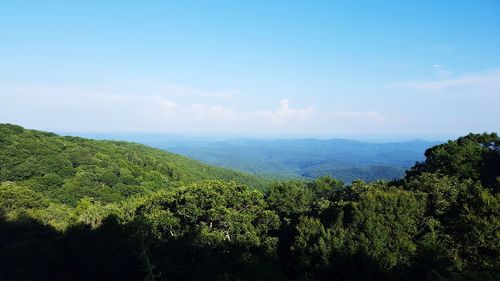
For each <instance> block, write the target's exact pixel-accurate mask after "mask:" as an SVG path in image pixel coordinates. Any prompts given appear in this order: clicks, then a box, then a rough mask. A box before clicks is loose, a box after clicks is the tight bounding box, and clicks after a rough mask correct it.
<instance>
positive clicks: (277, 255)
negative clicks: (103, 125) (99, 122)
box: [0, 125, 500, 281]
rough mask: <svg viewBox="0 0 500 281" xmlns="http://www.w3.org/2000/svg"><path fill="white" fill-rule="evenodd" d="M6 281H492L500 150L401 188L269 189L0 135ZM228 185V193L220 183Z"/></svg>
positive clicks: (104, 144) (71, 144)
mask: <svg viewBox="0 0 500 281" xmlns="http://www.w3.org/2000/svg"><path fill="white" fill-rule="evenodd" d="M0 128H1V131H0V132H1V134H0V165H1V166H0V177H1V178H0V181H1V182H2V183H1V186H0V214H1V216H0V280H283V281H287V280H290V281H291V280H415V281H416V280H447V281H452V280H453V281H455V280H457V281H458V280H481V281H488V280H491V281H493V280H499V277H500V258H499V257H500V232H499V231H498V230H499V229H500V193H499V191H500V138H499V137H498V136H497V135H496V134H495V133H492V134H487V133H484V134H470V135H467V136H465V137H461V138H459V139H457V140H453V141H449V142H447V143H445V144H441V145H438V146H435V147H433V148H430V149H428V150H427V151H426V153H425V157H426V158H425V160H424V161H422V162H420V163H417V164H416V165H414V166H413V167H412V168H411V169H409V170H408V171H407V173H406V176H405V177H404V178H403V179H401V180H398V181H392V182H388V181H375V182H371V183H366V182H364V181H361V180H355V181H353V182H352V183H348V184H344V183H343V182H342V181H340V180H336V179H333V178H331V177H321V178H318V179H315V180H311V181H294V180H288V181H277V182H273V183H270V184H268V185H267V186H265V188H263V189H262V190H259V189H255V188H252V187H255V186H261V184H262V182H261V181H260V180H258V179H255V178H252V177H250V176H247V175H244V174H239V173H235V172H230V171H227V170H223V169H218V168H213V167H209V166H205V165H202V164H200V163H198V162H195V161H191V160H189V159H186V158H183V157H180V156H176V155H172V154H169V153H165V152H162V151H159V150H156V149H150V148H148V147H145V146H142V145H137V144H130V143H124V142H109V141H92V140H87V139H81V138H71V137H58V136H56V135H54V134H50V133H43V132H38V131H30V130H24V129H23V128H21V127H18V126H13V125H2V126H1V127H0ZM228 180H229V181H228Z"/></svg>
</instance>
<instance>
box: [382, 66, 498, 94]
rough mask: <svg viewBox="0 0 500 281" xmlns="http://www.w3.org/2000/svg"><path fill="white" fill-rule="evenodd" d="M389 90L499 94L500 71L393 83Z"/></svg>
mask: <svg viewBox="0 0 500 281" xmlns="http://www.w3.org/2000/svg"><path fill="white" fill-rule="evenodd" d="M388 87H389V88H402V89H414V90H423V91H432V92H439V91H447V90H467V89H468V90H474V91H477V94H500V70H499V69H495V70H491V71H487V72H483V73H476V74H468V75H463V76H460V77H456V78H449V79H440V80H435V81H410V82H401V83H394V84H391V85H389V86H388Z"/></svg>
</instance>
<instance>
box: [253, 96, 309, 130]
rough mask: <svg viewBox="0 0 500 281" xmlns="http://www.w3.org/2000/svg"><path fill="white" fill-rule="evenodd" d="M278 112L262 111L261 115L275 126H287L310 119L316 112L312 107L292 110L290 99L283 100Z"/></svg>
mask: <svg viewBox="0 0 500 281" xmlns="http://www.w3.org/2000/svg"><path fill="white" fill-rule="evenodd" d="M279 104H280V106H279V108H278V109H277V110H276V111H262V112H261V113H260V114H261V115H262V116H264V117H265V118H267V119H269V121H271V123H273V124H275V125H287V124H289V123H291V122H295V121H300V120H306V119H308V118H310V117H311V116H312V115H313V114H314V112H315V110H314V108H313V107H312V106H308V107H306V108H291V107H290V101H289V100H288V99H282V100H280V102H279Z"/></svg>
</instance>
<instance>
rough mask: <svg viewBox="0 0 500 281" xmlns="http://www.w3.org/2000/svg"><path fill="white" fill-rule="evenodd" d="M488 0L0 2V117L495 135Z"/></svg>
mask: <svg viewBox="0 0 500 281" xmlns="http://www.w3.org/2000/svg"><path fill="white" fill-rule="evenodd" d="M499 30H500V2H499V1H273V0H268V1H208V0H207V1H203V0H199V1H123V0H122V1H22V0H20V1H7V0H0V122H2V123H3V122H10V123H17V124H20V125H23V126H26V127H29V128H36V129H43V130H50V131H79V132H161V133H175V134H195V135H207V134H224V135H245V136H301V137H329V136H332V137H335V136H354V135H370V134H372V135H404V136H411V137H419V136H444V137H446V136H456V135H462V134H466V133H468V132H471V131H473V132H482V131H499V129H500V110H499V108H500V32H499Z"/></svg>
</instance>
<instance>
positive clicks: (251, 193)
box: [136, 181, 278, 280]
mask: <svg viewBox="0 0 500 281" xmlns="http://www.w3.org/2000/svg"><path fill="white" fill-rule="evenodd" d="M266 207H267V204H266V202H265V201H264V199H263V196H262V193H261V192H259V191H256V190H250V189H248V188H247V187H246V186H242V185H238V184H236V183H234V182H229V183H226V182H222V181H210V182H204V183H200V184H194V185H190V186H187V187H182V188H179V189H175V190H172V191H162V192H158V193H155V194H153V195H151V196H150V197H149V198H148V199H147V200H146V201H145V202H144V203H143V204H142V205H140V206H139V207H138V208H137V218H136V225H137V226H138V228H139V229H140V233H141V235H142V236H141V237H142V239H144V241H147V242H146V243H147V245H148V246H146V245H145V244H146V243H143V247H145V248H147V251H145V253H153V254H145V255H148V256H146V257H144V258H145V259H147V260H148V263H153V264H155V265H156V266H157V267H158V268H159V269H157V270H154V269H151V273H152V274H153V275H158V274H166V275H167V276H179V277H178V278H180V276H184V277H186V276H190V278H189V279H196V280H202V279H204V278H208V279H212V278H223V279H229V280H232V279H234V278H241V276H244V275H242V273H243V272H232V271H231V268H234V267H241V268H245V267H249V268H250V267H252V266H253V265H252V264H254V263H257V264H261V265H263V266H265V263H266V260H269V259H272V258H273V253H274V251H275V247H276V242H277V238H275V237H273V236H272V235H270V231H272V230H274V229H276V228H277V227H278V216H277V215H276V214H275V213H274V212H272V211H270V210H267V208H266ZM222 265H224V266H222ZM171 267H174V268H176V270H175V271H172V269H171ZM261 273H262V272H260V271H257V272H246V274H249V276H246V277H245V278H252V277H251V276H254V277H256V276H260V274H261ZM235 274H236V275H235ZM255 274H257V275H255ZM274 274H275V273H272V272H269V273H266V274H265V275H269V276H273V275H274ZM231 276H232V277H231Z"/></svg>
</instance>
